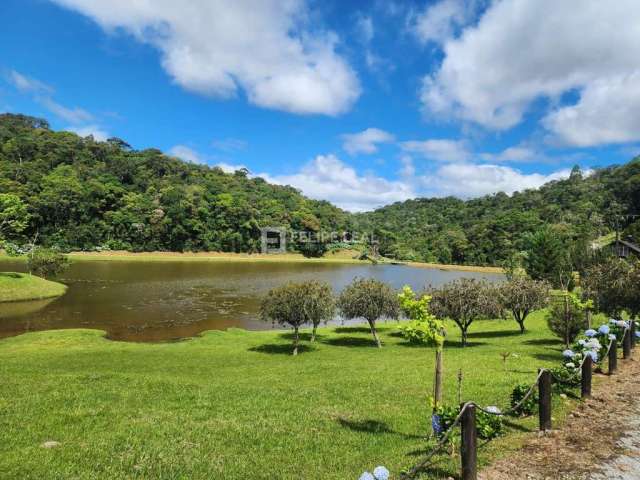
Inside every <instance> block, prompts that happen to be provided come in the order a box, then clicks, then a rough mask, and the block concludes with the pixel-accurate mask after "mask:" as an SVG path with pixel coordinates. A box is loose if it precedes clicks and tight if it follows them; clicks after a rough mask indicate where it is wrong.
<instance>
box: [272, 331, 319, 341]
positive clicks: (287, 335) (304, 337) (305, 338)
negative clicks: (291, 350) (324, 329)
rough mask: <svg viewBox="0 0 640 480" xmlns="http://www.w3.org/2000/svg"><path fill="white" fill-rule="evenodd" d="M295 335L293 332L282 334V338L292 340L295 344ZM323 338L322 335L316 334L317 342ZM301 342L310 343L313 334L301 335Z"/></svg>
mask: <svg viewBox="0 0 640 480" xmlns="http://www.w3.org/2000/svg"><path fill="white" fill-rule="evenodd" d="M294 336H295V334H294V333H293V332H287V333H281V334H280V338H284V339H286V340H291V341H292V342H293V337H294ZM319 338H321V335H318V334H316V341H317V340H318V339H319ZM300 341H301V342H310V341H311V334H310V333H300Z"/></svg>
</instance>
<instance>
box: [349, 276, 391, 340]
mask: <svg viewBox="0 0 640 480" xmlns="http://www.w3.org/2000/svg"><path fill="white" fill-rule="evenodd" d="M338 308H339V309H340V313H341V314H342V316H343V317H345V318H347V319H354V318H364V319H365V320H366V321H367V322H368V323H369V328H370V329H371V334H372V335H373V338H374V340H375V342H376V345H377V346H378V348H380V347H382V343H381V342H380V338H379V337H378V332H377V331H376V321H378V320H379V319H380V318H397V317H398V316H399V315H400V304H399V302H398V296H397V294H396V292H394V291H393V289H392V288H391V287H389V285H387V284H386V283H383V282H381V281H379V280H376V279H374V278H367V279H365V278H356V279H355V280H354V281H353V282H352V283H351V285H349V286H347V287H346V288H345V289H344V290H343V291H342V293H341V294H340V296H339V297H338Z"/></svg>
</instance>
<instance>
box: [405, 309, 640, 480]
mask: <svg viewBox="0 0 640 480" xmlns="http://www.w3.org/2000/svg"><path fill="white" fill-rule="evenodd" d="M635 332H636V324H635V322H633V321H632V322H630V324H629V325H628V326H627V327H625V329H624V334H623V337H622V344H623V350H624V358H628V356H629V355H630V350H631V349H632V348H634V347H635V338H634V337H635V335H636V333H635ZM617 345H618V344H617V339H610V340H609V344H608V345H607V350H606V352H605V354H604V355H603V356H602V357H600V358H599V360H600V361H601V363H604V362H605V359H606V360H607V362H608V373H609V374H612V373H614V371H615V369H616V368H617ZM593 363H594V359H593V357H592V356H591V355H589V354H584V355H583V358H582V360H581V361H580V363H579V365H578V367H577V369H576V370H577V371H580V372H581V375H580V376H579V380H580V382H579V383H580V384H581V386H582V398H585V397H588V396H590V395H591V373H592V369H593ZM545 377H547V378H545ZM552 380H553V381H555V383H556V384H560V385H566V386H571V387H575V386H577V385H578V382H577V379H576V380H574V381H570V380H568V379H566V378H561V377H558V376H557V375H556V374H555V373H554V372H553V371H552V370H550V369H547V368H541V369H539V370H538V375H537V376H536V379H535V380H534V382H533V383H532V384H531V385H530V386H529V388H528V389H527V392H526V393H525V394H524V395H523V397H522V398H521V399H520V400H519V401H518V402H517V403H515V404H513V405H511V407H510V408H508V409H507V410H505V411H496V410H489V409H486V408H483V407H482V406H480V405H478V404H477V403H475V402H473V401H468V402H465V403H464V404H463V405H462V406H461V408H460V412H459V413H458V415H457V416H456V418H455V420H454V421H453V422H452V423H451V425H450V426H449V427H448V428H447V430H446V431H445V432H444V434H443V435H442V436H441V437H440V439H439V441H438V443H437V444H436V445H435V446H434V447H433V448H432V449H430V450H429V452H427V453H426V454H425V458H423V459H422V460H421V461H420V462H419V463H418V464H416V465H415V466H414V467H412V468H411V469H409V470H408V471H406V472H404V473H402V474H401V476H400V479H401V480H413V479H415V478H416V476H417V475H418V474H420V473H422V472H425V471H426V470H427V469H428V468H429V467H431V466H433V465H434V464H435V463H436V462H437V461H439V460H440V458H438V457H437V455H438V454H439V453H442V451H443V450H444V448H445V445H447V444H448V443H449V441H450V439H451V436H452V435H453V432H454V431H455V429H456V428H457V427H459V426H460V427H461V428H462V430H463V433H462V441H461V448H460V450H461V460H462V476H461V478H462V480H476V479H477V467H476V464H477V450H478V449H480V448H482V447H484V446H486V445H487V444H489V443H490V442H491V441H492V440H493V438H488V439H486V441H484V442H483V443H482V444H480V445H477V438H475V437H476V435H477V434H476V425H475V413H476V410H478V411H480V412H483V413H485V414H488V415H493V416H498V417H505V416H510V415H513V414H515V413H517V412H519V411H520V409H521V408H522V407H523V406H524V404H525V402H527V401H528V400H529V398H530V397H531V395H533V393H534V392H535V391H536V390H538V392H539V396H538V397H539V399H538V415H539V417H540V430H542V431H544V430H549V429H551V394H552V392H551V384H552ZM469 413H471V415H469ZM543 417H544V418H543ZM465 427H466V429H467V433H468V431H472V433H473V435H472V437H474V438H471V437H470V436H469V435H465V434H464V433H465V432H464V430H465ZM465 442H467V443H471V445H468V444H467V445H465ZM470 463H471V464H470Z"/></svg>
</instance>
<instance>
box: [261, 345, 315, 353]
mask: <svg viewBox="0 0 640 480" xmlns="http://www.w3.org/2000/svg"><path fill="white" fill-rule="evenodd" d="M313 350H314V349H313V348H311V347H309V346H308V345H298V354H300V353H306V352H312V351H313ZM249 351H250V352H259V353H268V354H270V355H293V345H289V344H282V343H270V344H266V345H258V346H257V347H251V348H250V349H249Z"/></svg>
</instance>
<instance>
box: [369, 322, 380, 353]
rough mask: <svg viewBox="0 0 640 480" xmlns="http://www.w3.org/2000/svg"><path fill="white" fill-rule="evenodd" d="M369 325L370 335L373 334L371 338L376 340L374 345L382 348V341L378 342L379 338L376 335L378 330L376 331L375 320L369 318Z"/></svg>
mask: <svg viewBox="0 0 640 480" xmlns="http://www.w3.org/2000/svg"><path fill="white" fill-rule="evenodd" d="M369 327H370V328H371V335H373V339H374V340H375V341H376V345H377V346H378V348H382V343H380V338H379V337H378V332H377V331H376V322H375V320H369Z"/></svg>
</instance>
